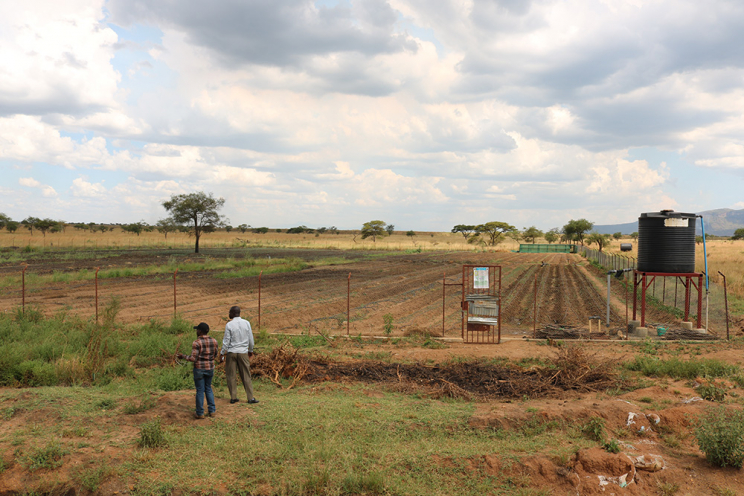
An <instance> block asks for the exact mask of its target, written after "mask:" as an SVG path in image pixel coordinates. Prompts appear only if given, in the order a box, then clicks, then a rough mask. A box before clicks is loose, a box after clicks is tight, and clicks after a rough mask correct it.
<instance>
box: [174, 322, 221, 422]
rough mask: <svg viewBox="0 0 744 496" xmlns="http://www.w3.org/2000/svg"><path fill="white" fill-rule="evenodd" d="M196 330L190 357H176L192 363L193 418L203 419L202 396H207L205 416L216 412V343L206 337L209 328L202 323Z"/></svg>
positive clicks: (182, 355) (179, 354)
mask: <svg viewBox="0 0 744 496" xmlns="http://www.w3.org/2000/svg"><path fill="white" fill-rule="evenodd" d="M194 329H196V341H194V342H193V343H192V344H191V355H189V356H186V355H184V354H182V353H177V354H176V356H178V358H181V359H184V358H185V359H186V360H188V361H189V362H194V386H196V413H194V418H197V419H203V418H204V396H205V394H206V396H207V415H208V416H210V417H212V416H214V413H215V411H216V409H217V408H216V407H215V405H214V392H213V391H212V377H214V359H215V357H216V356H217V341H216V340H215V339H214V338H212V337H209V336H207V334H209V326H208V325H207V324H205V323H204V322H202V323H201V324H199V325H198V326H194Z"/></svg>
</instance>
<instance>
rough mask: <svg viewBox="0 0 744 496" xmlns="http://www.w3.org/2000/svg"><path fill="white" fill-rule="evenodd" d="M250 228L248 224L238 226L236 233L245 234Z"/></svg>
mask: <svg viewBox="0 0 744 496" xmlns="http://www.w3.org/2000/svg"><path fill="white" fill-rule="evenodd" d="M250 228H251V226H249V225H248V224H240V225H239V226H238V231H240V232H242V233H243V234H245V232H246V231H247V230H248V229H250Z"/></svg>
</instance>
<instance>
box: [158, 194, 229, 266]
mask: <svg viewBox="0 0 744 496" xmlns="http://www.w3.org/2000/svg"><path fill="white" fill-rule="evenodd" d="M224 204H225V199H224V198H215V197H213V196H212V193H209V194H208V195H207V194H205V193H204V192H202V191H199V192H198V193H189V194H187V195H172V196H171V198H170V200H168V201H164V202H163V207H164V208H165V209H166V210H167V211H168V212H169V213H170V214H171V217H172V218H173V220H174V221H175V222H176V223H177V224H184V225H188V226H189V234H190V235H193V236H194V238H196V244H195V246H194V253H199V238H201V236H202V234H205V233H210V232H214V230H215V229H217V228H218V227H221V226H222V225H224V223H225V221H224V218H223V217H222V216H221V215H220V214H219V213H217V211H218V210H219V209H221V208H222V206H223V205H224Z"/></svg>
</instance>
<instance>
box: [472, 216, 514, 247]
mask: <svg viewBox="0 0 744 496" xmlns="http://www.w3.org/2000/svg"><path fill="white" fill-rule="evenodd" d="M516 230H517V228H516V227H514V226H512V225H511V224H507V223H506V222H498V221H494V222H486V223H485V224H479V225H477V226H475V235H476V237H478V236H481V235H483V237H485V238H487V240H488V244H489V245H491V246H496V245H497V244H499V243H500V242H501V235H502V234H504V233H510V232H514V231H516Z"/></svg>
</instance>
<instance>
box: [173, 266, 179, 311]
mask: <svg viewBox="0 0 744 496" xmlns="http://www.w3.org/2000/svg"><path fill="white" fill-rule="evenodd" d="M176 274H178V269H176V270H175V272H173V318H174V319H175V318H176V311H177V307H176Z"/></svg>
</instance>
